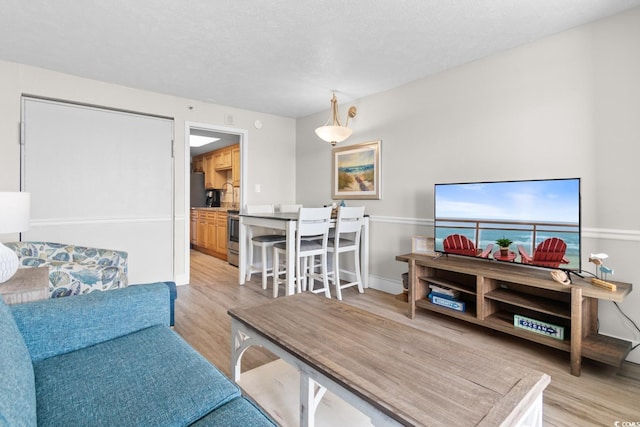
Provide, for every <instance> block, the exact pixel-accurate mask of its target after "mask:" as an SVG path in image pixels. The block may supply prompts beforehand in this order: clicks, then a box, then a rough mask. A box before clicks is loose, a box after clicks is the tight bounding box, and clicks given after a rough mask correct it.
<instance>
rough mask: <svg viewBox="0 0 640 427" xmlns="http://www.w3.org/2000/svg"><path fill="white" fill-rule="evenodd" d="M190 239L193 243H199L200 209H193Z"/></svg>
mask: <svg viewBox="0 0 640 427" xmlns="http://www.w3.org/2000/svg"><path fill="white" fill-rule="evenodd" d="M189 235H190V241H191V244H192V245H196V244H197V243H198V240H197V239H198V210H197V209H191V229H190V233H189Z"/></svg>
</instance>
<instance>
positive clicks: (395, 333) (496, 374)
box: [229, 293, 550, 426]
mask: <svg viewBox="0 0 640 427" xmlns="http://www.w3.org/2000/svg"><path fill="white" fill-rule="evenodd" d="M229 315H230V316H231V317H233V318H234V319H236V320H237V321H239V322H241V323H243V324H245V325H247V326H248V327H250V328H252V329H253V330H255V331H256V332H257V333H259V334H260V335H262V336H263V337H265V338H266V339H268V340H270V341H271V342H273V343H275V344H277V345H278V346H279V347H281V348H283V349H284V350H286V351H288V352H289V353H291V354H292V355H294V356H295V357H297V358H298V359H300V360H303V361H305V363H307V364H308V365H309V366H311V367H313V368H314V369H316V370H318V371H319V372H321V373H322V374H323V375H325V376H327V377H329V378H331V379H332V380H333V381H335V382H337V383H338V384H340V385H341V386H343V387H344V388H346V389H347V390H349V391H350V392H351V393H354V394H356V395H358V396H360V397H361V398H363V399H364V400H366V401H368V402H369V403H370V404H372V405H374V406H375V407H377V408H379V409H380V410H381V411H382V412H384V413H385V414H387V415H389V416H390V417H392V418H394V419H396V420H398V421H399V422H400V423H401V424H404V425H430V426H436V425H442V426H452V425H456V426H464V425H483V426H495V425H501V424H504V425H509V424H511V423H513V421H514V417H518V416H520V415H522V412H523V411H524V410H525V409H526V407H528V405H529V404H530V403H531V402H532V401H533V400H535V398H536V397H538V396H540V395H541V393H542V391H543V390H544V388H545V387H546V386H547V384H549V381H550V379H549V376H548V375H546V374H543V373H541V372H537V371H534V370H531V369H528V368H525V367H523V366H521V365H518V364H516V363H513V362H511V361H507V360H503V359H502V358H501V357H500V355H497V354H490V353H487V352H482V351H479V350H477V349H473V348H470V347H466V346H463V345H460V344H457V343H454V342H451V341H449V340H446V339H443V338H441V337H438V336H436V335H433V334H429V333H426V332H423V331H419V330H417V329H414V328H412V327H410V326H407V325H403V324H401V323H398V322H395V321H392V320H389V319H387V318H384V317H381V316H378V315H375V314H373V313H370V312H367V311H364V310H361V309H358V308H355V307H352V306H349V305H347V304H345V303H343V302H340V301H337V300H333V299H327V298H325V297H323V296H319V295H314V294H310V293H302V294H296V295H292V296H289V297H283V298H278V299H275V300H273V301H269V302H267V303H263V304H260V305H256V306H251V307H241V308H234V309H231V310H229Z"/></svg>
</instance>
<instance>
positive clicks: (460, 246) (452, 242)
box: [442, 234, 477, 256]
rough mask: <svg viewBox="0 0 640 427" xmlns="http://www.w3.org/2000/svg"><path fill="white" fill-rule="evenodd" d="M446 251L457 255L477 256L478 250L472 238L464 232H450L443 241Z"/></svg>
mask: <svg viewBox="0 0 640 427" xmlns="http://www.w3.org/2000/svg"><path fill="white" fill-rule="evenodd" d="M442 245H443V247H444V251H445V252H449V253H451V254H456V255H471V256H476V255H477V250H476V247H475V245H474V244H473V242H472V241H471V240H469V239H468V238H467V237H465V236H463V235H462V234H450V235H448V236H447V238H446V239H444V242H442Z"/></svg>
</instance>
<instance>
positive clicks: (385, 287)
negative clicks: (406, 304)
mask: <svg viewBox="0 0 640 427" xmlns="http://www.w3.org/2000/svg"><path fill="white" fill-rule="evenodd" d="M340 279H341V280H347V281H349V282H355V281H356V275H355V273H354V272H353V271H347V270H342V269H341V270H340ZM367 288H371V289H376V290H378V291H382V292H386V293H388V294H392V295H397V294H399V293H402V291H403V289H404V288H403V287H402V281H399V280H392V279H389V278H387V277H381V276H376V275H373V274H369V282H368V286H367ZM332 289H333V288H332ZM332 292H333V291H332ZM365 292H367V291H366V289H365Z"/></svg>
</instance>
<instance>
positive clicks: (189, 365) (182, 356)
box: [34, 326, 240, 426]
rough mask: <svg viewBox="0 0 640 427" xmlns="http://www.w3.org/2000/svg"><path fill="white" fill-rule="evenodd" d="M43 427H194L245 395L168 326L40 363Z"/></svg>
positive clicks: (39, 407) (40, 419) (39, 398)
mask: <svg viewBox="0 0 640 427" xmlns="http://www.w3.org/2000/svg"><path fill="white" fill-rule="evenodd" d="M34 372H35V383H36V390H37V393H36V396H37V414H38V425H42V426H62V425H67V426H71V425H91V426H129V425H130V426H142V425H149V426H151V425H153V426H161V425H162V426H178V425H188V424H190V423H192V422H194V421H196V420H198V419H200V418H201V417H203V416H204V415H205V414H207V413H209V412H210V411H212V410H214V409H216V408H217V407H219V406H221V405H224V404H225V403H227V402H228V401H230V400H233V399H234V398H236V397H238V396H239V395H240V392H239V389H238V387H237V386H236V385H235V384H234V383H232V382H231V381H230V380H229V379H227V378H226V377H225V376H224V375H223V374H222V373H221V372H220V371H218V370H217V369H216V368H215V367H214V366H213V365H211V364H210V363H209V362H208V361H207V360H205V359H204V358H203V357H202V356H201V355H200V354H198V353H197V352H196V351H195V350H194V349H192V348H191V347H190V346H189V345H188V344H187V343H186V342H185V341H184V340H182V338H180V337H179V336H178V335H177V334H176V333H175V332H173V331H172V330H171V329H170V328H168V327H167V326H153V327H150V328H147V329H144V330H141V331H139V332H135V333H133V334H130V335H126V336H123V337H120V338H116V339H113V340H111V341H106V342H103V343H100V344H97V345H94V346H92V347H87V348H83V349H80V350H77V351H74V352H71V353H67V354H63V355H60V356H56V357H52V358H50V359H45V360H42V361H40V362H35V363H34Z"/></svg>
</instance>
